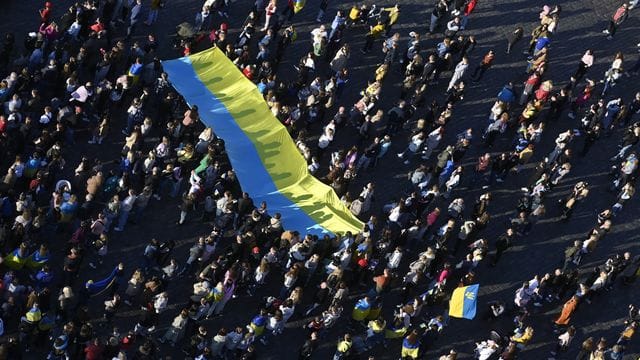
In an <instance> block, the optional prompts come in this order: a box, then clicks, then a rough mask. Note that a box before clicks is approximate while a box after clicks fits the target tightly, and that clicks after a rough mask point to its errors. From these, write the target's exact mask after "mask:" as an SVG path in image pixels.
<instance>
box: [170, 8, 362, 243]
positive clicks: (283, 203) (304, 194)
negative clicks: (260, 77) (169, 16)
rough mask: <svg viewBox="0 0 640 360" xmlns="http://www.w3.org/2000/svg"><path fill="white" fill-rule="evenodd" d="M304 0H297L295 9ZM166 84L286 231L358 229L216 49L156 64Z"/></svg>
mask: <svg viewBox="0 0 640 360" xmlns="http://www.w3.org/2000/svg"><path fill="white" fill-rule="evenodd" d="M304 2H305V0H296V3H295V4H297V5H296V6H297V7H299V8H301V6H303V5H304ZM162 67H163V69H164V71H165V72H166V73H167V74H169V80H170V81H171V84H172V85H173V86H174V87H175V88H176V90H178V92H179V93H180V94H181V95H182V96H183V97H184V98H185V99H186V100H187V102H188V103H189V104H190V105H198V112H199V114H200V119H201V121H202V122H203V123H204V124H205V125H206V126H208V127H211V128H212V129H213V131H214V132H215V134H216V135H217V136H219V137H221V138H222V139H223V140H224V141H225V149H226V153H227V155H228V156H229V161H231V165H232V166H233V169H234V171H235V173H236V176H237V177H238V180H239V181H240V185H241V186H242V190H243V191H246V192H247V193H249V194H250V195H251V197H252V198H253V201H254V202H257V203H259V202H262V201H264V202H266V203H267V205H268V207H269V210H270V212H271V213H276V212H279V213H281V214H282V221H283V225H284V227H285V228H287V229H292V230H298V231H300V232H306V233H310V234H316V235H321V234H324V233H333V234H338V233H340V234H344V233H346V232H347V231H350V232H351V233H354V234H355V233H357V232H358V231H361V230H362V228H363V226H364V224H363V223H362V221H360V220H359V219H358V218H357V217H355V216H354V215H353V214H352V213H351V211H349V209H348V208H347V207H346V206H345V205H344V204H343V203H342V202H341V201H340V198H339V197H338V196H337V195H336V193H335V191H334V190H333V189H332V188H331V187H330V186H329V185H327V184H325V183H323V182H322V181H320V180H319V179H317V178H315V177H314V176H313V175H311V174H310V173H309V171H308V164H307V161H306V160H305V159H304V158H303V157H302V154H301V153H300V151H299V150H298V148H297V147H296V144H295V143H294V141H293V139H292V138H291V135H289V132H288V131H287V128H286V127H285V126H284V125H283V124H282V123H281V122H280V120H278V119H277V118H276V117H274V116H273V113H272V112H271V109H270V108H269V106H267V103H266V102H265V101H264V97H263V95H262V94H261V93H260V92H259V91H258V88H257V87H256V84H254V83H253V82H251V81H250V80H249V79H247V78H246V77H245V76H244V75H243V74H242V72H240V70H238V68H237V67H236V65H235V64H233V63H232V62H231V60H229V59H228V58H227V57H226V55H225V54H224V53H223V52H222V51H221V50H220V49H218V48H211V49H209V50H206V51H202V52H199V53H197V54H194V55H190V56H188V57H184V58H180V59H175V60H168V61H163V62H162Z"/></svg>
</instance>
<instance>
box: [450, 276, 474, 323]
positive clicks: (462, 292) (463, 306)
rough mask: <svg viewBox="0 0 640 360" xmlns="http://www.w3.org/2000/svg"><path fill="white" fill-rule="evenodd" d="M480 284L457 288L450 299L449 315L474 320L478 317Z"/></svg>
mask: <svg viewBox="0 0 640 360" xmlns="http://www.w3.org/2000/svg"><path fill="white" fill-rule="evenodd" d="M479 288H480V285H479V284H474V285H469V286H463V287H459V288H457V289H455V290H454V291H453V294H452V295H451V300H450V301H449V316H451V317H456V318H464V319H469V320H472V319H473V318H474V317H476V305H477V303H478V289H479Z"/></svg>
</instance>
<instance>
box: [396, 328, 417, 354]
mask: <svg viewBox="0 0 640 360" xmlns="http://www.w3.org/2000/svg"><path fill="white" fill-rule="evenodd" d="M419 352H420V336H419V335H418V331H417V330H413V331H412V332H411V333H410V334H409V335H407V337H405V338H404V340H402V351H401V353H400V357H401V358H402V359H403V360H408V359H417V358H418V355H419Z"/></svg>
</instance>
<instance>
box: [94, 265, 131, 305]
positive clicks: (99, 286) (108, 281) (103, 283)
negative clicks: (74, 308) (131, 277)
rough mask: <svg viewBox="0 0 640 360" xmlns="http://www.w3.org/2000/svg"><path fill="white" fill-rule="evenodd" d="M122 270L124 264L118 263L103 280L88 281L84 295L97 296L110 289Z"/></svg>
mask: <svg viewBox="0 0 640 360" xmlns="http://www.w3.org/2000/svg"><path fill="white" fill-rule="evenodd" d="M123 270H124V264H123V263H120V264H118V266H116V267H115V268H114V269H113V270H112V271H111V273H110V274H109V275H108V276H107V277H106V278H104V279H102V280H99V281H93V280H89V281H87V282H86V283H85V288H86V293H87V294H88V295H89V296H92V297H93V296H98V295H100V294H102V293H104V292H105V291H106V290H108V289H109V288H111V286H113V284H114V283H116V281H117V278H118V275H119V274H121V273H122V271H123Z"/></svg>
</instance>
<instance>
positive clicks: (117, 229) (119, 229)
mask: <svg viewBox="0 0 640 360" xmlns="http://www.w3.org/2000/svg"><path fill="white" fill-rule="evenodd" d="M113 230H115V231H122V230H124V229H123V228H119V227H117V228H113Z"/></svg>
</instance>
